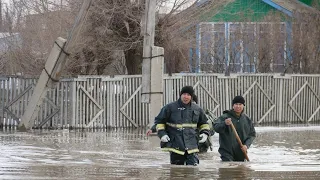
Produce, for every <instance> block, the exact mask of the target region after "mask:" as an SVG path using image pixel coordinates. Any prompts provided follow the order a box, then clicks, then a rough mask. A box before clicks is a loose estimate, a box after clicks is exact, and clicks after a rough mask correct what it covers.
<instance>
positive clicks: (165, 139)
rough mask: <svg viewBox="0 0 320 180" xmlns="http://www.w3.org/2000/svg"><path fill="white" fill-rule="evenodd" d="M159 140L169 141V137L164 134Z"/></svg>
mask: <svg viewBox="0 0 320 180" xmlns="http://www.w3.org/2000/svg"><path fill="white" fill-rule="evenodd" d="M160 141H161V142H169V141H170V138H169V136H168V135H164V136H162V137H161V139H160Z"/></svg>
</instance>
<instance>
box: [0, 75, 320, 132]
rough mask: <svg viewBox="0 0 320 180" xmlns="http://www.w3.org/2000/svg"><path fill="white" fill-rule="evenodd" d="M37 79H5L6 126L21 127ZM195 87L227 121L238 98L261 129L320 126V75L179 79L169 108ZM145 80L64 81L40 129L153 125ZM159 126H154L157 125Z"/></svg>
mask: <svg viewBox="0 0 320 180" xmlns="http://www.w3.org/2000/svg"><path fill="white" fill-rule="evenodd" d="M35 83H36V79H29V78H24V77H18V76H5V77H1V78H0V98H1V101H0V110H2V111H1V112H0V116H1V123H2V124H3V125H6V126H8V125H9V126H15V125H17V122H19V121H20V118H21V116H22V114H23V113H24V111H25V109H26V107H27V104H28V101H29V100H30V98H31V96H32V91H33V88H34V87H35ZM185 85H192V86H193V87H194V88H195V92H196V94H197V96H198V97H199V105H200V106H201V107H202V108H203V109H204V110H208V111H211V112H212V113H213V115H215V116H219V115H221V113H222V111H223V110H226V109H230V108H231V101H232V98H233V97H234V96H236V95H242V96H244V97H245V99H246V106H245V112H246V113H247V114H248V115H249V116H250V117H251V118H252V120H253V121H254V122H255V123H257V124H263V123H278V122H280V123H309V122H317V121H319V120H320V113H319V110H320V97H319V96H320V89H319V87H320V75H285V76H280V75H278V74H232V75H231V76H224V75H222V74H174V75H172V76H168V75H165V77H164V87H163V92H164V97H163V98H164V104H166V103H169V102H171V101H174V100H177V99H178V98H179V90H180V88H181V87H183V86H185ZM141 88H142V85H141V75H136V76H115V77H109V76H80V77H78V78H69V79H62V80H61V82H59V83H58V84H57V86H56V87H55V88H53V89H50V90H49V91H48V93H47V96H46V98H45V100H44V102H43V104H42V105H41V106H40V110H39V112H38V117H37V118H36V120H35V122H34V127H44V128H70V127H74V128H86V127H88V128H106V127H141V126H147V125H148V123H149V105H148V104H144V103H141V101H140V100H141ZM151 121H153V120H151Z"/></svg>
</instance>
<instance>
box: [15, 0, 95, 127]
mask: <svg viewBox="0 0 320 180" xmlns="http://www.w3.org/2000/svg"><path fill="white" fill-rule="evenodd" d="M91 2H92V0H84V1H83V3H82V7H81V9H80V12H79V14H78V16H77V18H76V20H75V23H74V26H73V28H72V31H71V33H70V34H69V37H68V40H65V39H63V38H61V37H59V38H58V39H57V40H56V41H55V43H54V46H53V48H52V50H51V52H50V54H49V57H48V59H47V62H46V64H45V67H44V69H43V70H42V72H41V75H40V78H39V80H38V82H37V85H36V87H35V89H34V92H33V94H32V97H31V100H30V102H29V103H28V107H27V109H26V111H25V112H24V114H23V116H22V117H21V122H20V124H19V129H20V130H28V129H31V128H32V125H33V123H34V122H33V120H34V119H35V118H36V115H37V113H38V111H39V107H40V105H41V104H42V102H43V99H44V98H45V97H46V94H47V91H48V89H49V88H50V87H52V86H54V85H56V83H57V82H58V81H59V79H60V76H61V72H62V70H63V68H64V66H65V63H66V60H67V55H68V52H69V50H70V49H71V47H72V45H73V43H75V42H76V39H77V36H78V35H79V32H80V30H81V27H82V25H83V20H84V19H85V17H86V16H87V14H88V10H89V7H90V6H91ZM43 123H45V122H42V123H41V124H43Z"/></svg>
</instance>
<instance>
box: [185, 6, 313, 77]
mask: <svg viewBox="0 0 320 180" xmlns="http://www.w3.org/2000/svg"><path fill="white" fill-rule="evenodd" d="M208 2H209V1H208V0H202V1H199V3H198V4H197V5H198V6H199V7H201V6H206V3H208ZM315 2H318V1H316V0H300V1H299V0H286V1H283V0H234V1H230V0H225V4H224V5H223V6H221V7H220V9H219V11H218V13H216V14H215V15H214V16H213V17H211V18H209V20H208V21H206V22H202V23H200V24H198V25H197V29H196V31H197V32H196V42H197V45H196V48H192V49H191V50H190V57H191V59H190V67H193V68H192V69H191V70H190V71H192V72H214V73H223V72H226V71H228V72H231V73H238V72H240V73H247V72H248V73H256V72H273V73H282V72H284V71H285V70H286V66H287V65H288V64H290V63H291V62H292V56H293V50H292V41H293V40H294V38H293V37H292V31H293V27H292V22H291V20H290V19H292V18H294V17H293V13H294V12H299V13H319V10H317V9H315V8H312V7H311V6H310V5H311V4H313V3H315ZM275 13H278V14H280V16H281V17H282V18H281V19H280V20H277V21H273V20H269V21H265V19H264V18H265V17H267V16H268V15H270V14H275ZM273 30H276V31H274V32H277V33H276V34H275V33H273V32H272V31H273ZM267 42H271V43H267ZM262 60H263V63H262Z"/></svg>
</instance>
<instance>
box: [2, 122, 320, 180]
mask: <svg viewBox="0 0 320 180" xmlns="http://www.w3.org/2000/svg"><path fill="white" fill-rule="evenodd" d="M297 129H299V130H297ZM301 129H302V128H290V129H279V128H270V127H258V128H257V132H258V137H257V138H256V141H255V143H254V144H253V146H252V148H250V149H249V152H248V155H249V157H250V160H251V161H250V162H244V163H235V162H229V163H224V162H223V163H222V162H220V157H219V154H218V152H217V150H218V135H215V136H214V137H213V141H214V143H213V146H214V147H213V150H212V151H209V152H208V153H205V154H200V155H199V158H200V164H199V166H196V167H193V166H192V167H187V166H173V165H170V164H169V156H168V153H167V152H162V151H161V150H160V148H159V138H158V137H156V136H151V137H148V138H147V137H146V136H145V129H107V130H86V131H82V130H74V131H68V130H63V131H40V130H36V131H34V132H32V133H22V132H16V131H3V132H0V152H1V156H0V175H1V179H106V177H108V178H107V179H206V180H208V179H256V178H258V179H259V178H260V179H261V178H262V179H264V178H267V179H290V178H291V179H294V178H296V179H299V178H304V177H306V176H307V177H309V179H312V178H317V177H318V176H319V171H320V165H319V164H320V163H319V160H320V150H319V149H320V148H319V147H320V142H319V140H318V137H319V136H320V127H308V128H305V129H303V130H301Z"/></svg>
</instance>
